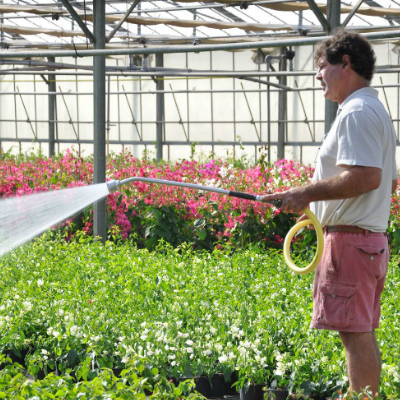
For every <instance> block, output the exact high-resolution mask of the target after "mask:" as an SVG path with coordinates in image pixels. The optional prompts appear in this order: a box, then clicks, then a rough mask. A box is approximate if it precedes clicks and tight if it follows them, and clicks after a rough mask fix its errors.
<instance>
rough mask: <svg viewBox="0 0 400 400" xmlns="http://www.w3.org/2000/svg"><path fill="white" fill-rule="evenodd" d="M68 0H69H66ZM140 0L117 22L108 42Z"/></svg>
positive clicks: (107, 40) (136, 0)
mask: <svg viewBox="0 0 400 400" xmlns="http://www.w3.org/2000/svg"><path fill="white" fill-rule="evenodd" d="M64 1H67V0H64ZM139 1H140V0H135V1H134V2H133V3H132V5H131V6H130V7H129V9H128V11H127V12H126V13H125V14H124V16H123V17H122V18H121V20H120V21H119V22H118V23H117V25H116V26H115V27H114V29H113V30H112V31H111V33H110V34H109V35H108V37H107V39H106V43H108V42H109V41H110V40H111V39H112V38H113V37H114V35H115V34H116V33H117V31H118V29H119V28H121V25H122V24H123V23H124V22H125V21H126V19H127V18H128V17H129V15H130V14H131V12H132V11H133V9H134V8H135V7H136V6H137V5H138V3H139Z"/></svg>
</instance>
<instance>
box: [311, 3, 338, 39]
mask: <svg viewBox="0 0 400 400" xmlns="http://www.w3.org/2000/svg"><path fill="white" fill-rule="evenodd" d="M306 2H307V4H308V6H309V7H310V9H311V10H312V11H313V13H314V14H315V16H316V17H317V19H318V21H319V22H320V23H321V26H322V28H323V29H324V31H325V32H329V31H330V29H331V28H330V23H329V21H328V20H327V19H326V18H325V15H324V13H323V12H322V11H321V10H320V8H319V7H318V5H317V4H316V3H315V1H314V0H306ZM338 3H339V4H340V2H338Z"/></svg>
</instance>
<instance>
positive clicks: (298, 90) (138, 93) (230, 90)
mask: <svg viewBox="0 0 400 400" xmlns="http://www.w3.org/2000/svg"><path fill="white" fill-rule="evenodd" d="M371 87H373V88H375V89H381V88H385V89H388V88H399V87H400V84H393V85H391V84H388V85H371ZM319 90H322V87H320V86H316V87H305V88H291V89H290V91H291V92H303V91H304V92H306V91H319ZM270 92H271V93H274V92H275V93H279V92H280V90H270ZM158 93H164V94H172V93H177V94H188V93H189V94H207V93H210V94H214V93H215V94H219V93H221V94H223V93H265V88H264V89H244V90H243V89H225V90H217V89H213V90H197V89H192V90H147V91H140V90H136V91H125V92H121V91H119V92H110V93H109V94H110V95H112V96H125V95H126V94H133V95H146V94H151V95H155V94H158ZM16 94H22V95H25V96H48V95H54V96H60V95H63V96H68V95H71V96H77V95H80V96H93V92H42V93H37V92H36V93H35V92H0V96H7V95H16Z"/></svg>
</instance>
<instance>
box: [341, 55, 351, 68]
mask: <svg viewBox="0 0 400 400" xmlns="http://www.w3.org/2000/svg"><path fill="white" fill-rule="evenodd" d="M342 62H343V67H342V68H343V69H345V68H346V67H347V66H348V65H351V60H350V56H348V55H347V54H346V55H344V56H343V58H342Z"/></svg>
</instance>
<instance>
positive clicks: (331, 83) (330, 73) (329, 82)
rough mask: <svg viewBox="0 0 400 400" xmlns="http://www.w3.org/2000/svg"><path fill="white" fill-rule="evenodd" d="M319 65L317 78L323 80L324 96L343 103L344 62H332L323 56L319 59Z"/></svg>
mask: <svg viewBox="0 0 400 400" xmlns="http://www.w3.org/2000/svg"><path fill="white" fill-rule="evenodd" d="M317 66H318V71H317V75H316V79H317V80H319V81H320V82H321V86H322V89H323V92H324V97H325V98H326V99H328V100H332V101H334V102H338V103H339V104H341V103H342V101H343V100H344V98H343V96H342V94H343V90H344V89H345V88H344V87H343V84H344V80H343V64H342V63H339V64H330V63H329V62H328V60H327V59H326V57H325V56H323V57H321V58H320V59H319V60H318V64H317Z"/></svg>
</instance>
